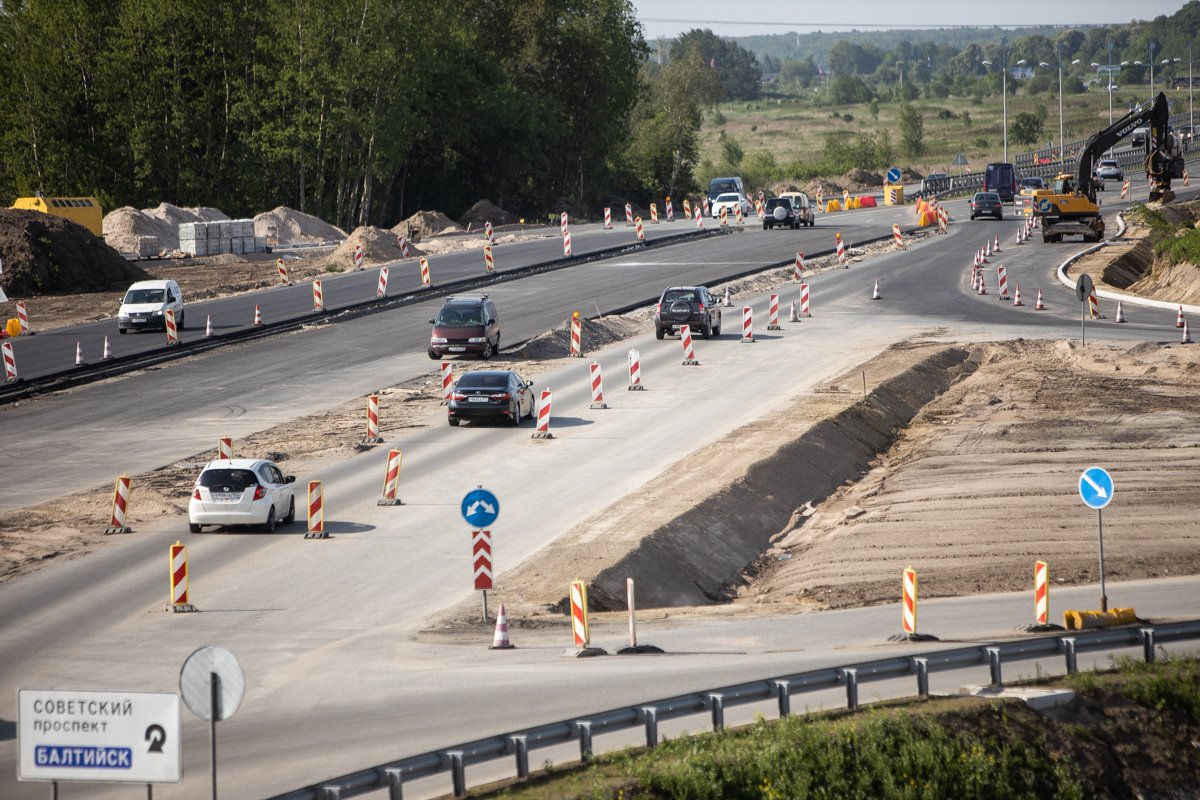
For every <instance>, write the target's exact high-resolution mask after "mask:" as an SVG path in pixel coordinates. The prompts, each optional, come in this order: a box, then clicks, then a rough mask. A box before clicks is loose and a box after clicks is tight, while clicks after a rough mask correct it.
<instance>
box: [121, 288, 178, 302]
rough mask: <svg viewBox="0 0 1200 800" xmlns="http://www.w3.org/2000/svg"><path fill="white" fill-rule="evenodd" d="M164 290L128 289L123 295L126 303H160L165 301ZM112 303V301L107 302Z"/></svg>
mask: <svg viewBox="0 0 1200 800" xmlns="http://www.w3.org/2000/svg"><path fill="white" fill-rule="evenodd" d="M166 295H167V290H166V289H130V290H129V292H128V294H126V295H125V301H124V302H126V303H129V304H130V305H133V304H134V303H162V302H165V301H166ZM109 302H112V301H109Z"/></svg>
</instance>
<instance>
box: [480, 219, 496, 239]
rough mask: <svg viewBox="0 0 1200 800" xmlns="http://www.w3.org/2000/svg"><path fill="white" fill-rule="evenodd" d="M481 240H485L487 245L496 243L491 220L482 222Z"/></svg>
mask: <svg viewBox="0 0 1200 800" xmlns="http://www.w3.org/2000/svg"><path fill="white" fill-rule="evenodd" d="M483 238H485V239H487V241H488V244H495V243H496V232H495V230H493V229H492V222H491V220H486V219H485V220H484V221H483Z"/></svg>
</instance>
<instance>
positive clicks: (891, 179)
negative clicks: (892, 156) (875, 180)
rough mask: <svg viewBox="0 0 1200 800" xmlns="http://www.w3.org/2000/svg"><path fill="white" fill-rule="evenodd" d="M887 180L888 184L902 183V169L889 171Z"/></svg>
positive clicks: (893, 168) (895, 168)
mask: <svg viewBox="0 0 1200 800" xmlns="http://www.w3.org/2000/svg"><path fill="white" fill-rule="evenodd" d="M887 180H888V183H899V182H900V168H899V167H892V168H891V169H889V170H888V171H887Z"/></svg>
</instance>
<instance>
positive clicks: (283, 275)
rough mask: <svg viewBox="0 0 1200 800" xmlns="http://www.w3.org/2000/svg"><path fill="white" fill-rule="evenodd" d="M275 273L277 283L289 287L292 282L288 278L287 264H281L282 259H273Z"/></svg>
mask: <svg viewBox="0 0 1200 800" xmlns="http://www.w3.org/2000/svg"><path fill="white" fill-rule="evenodd" d="M275 271H276V272H278V273H279V282H280V283H281V284H283V285H284V286H291V285H292V281H291V279H290V278H288V272H287V264H285V263H283V259H282V258H277V259H275Z"/></svg>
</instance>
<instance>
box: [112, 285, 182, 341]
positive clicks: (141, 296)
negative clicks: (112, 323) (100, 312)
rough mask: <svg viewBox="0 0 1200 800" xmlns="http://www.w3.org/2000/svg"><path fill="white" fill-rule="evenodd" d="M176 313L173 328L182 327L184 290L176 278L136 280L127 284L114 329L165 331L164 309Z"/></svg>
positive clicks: (122, 330) (120, 330)
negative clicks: (129, 284)
mask: <svg viewBox="0 0 1200 800" xmlns="http://www.w3.org/2000/svg"><path fill="white" fill-rule="evenodd" d="M167 309H171V310H172V311H174V312H175V327H176V328H177V329H178V330H183V292H182V291H180V289H179V284H177V283H176V282H175V281H138V282H137V283H135V284H133V285H132V286H130V287H129V289H128V291H126V292H125V297H124V298H123V299H122V300H121V308H120V309H119V310H118V311H117V330H118V331H119V332H121V333H125V331H128V330H134V331H142V330H151V329H153V330H165V329H166V327H167V318H166V312H167Z"/></svg>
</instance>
